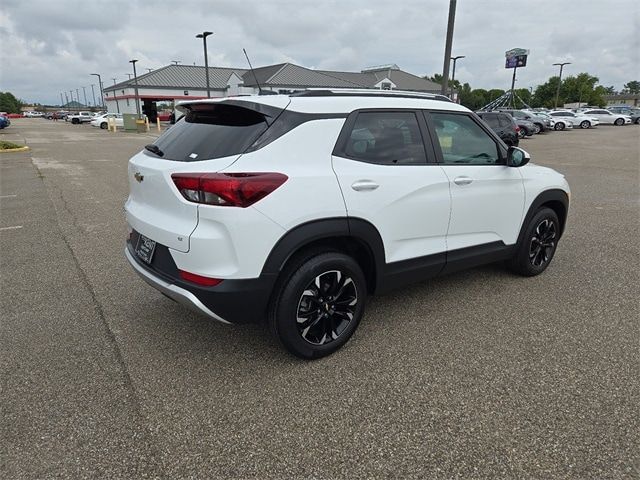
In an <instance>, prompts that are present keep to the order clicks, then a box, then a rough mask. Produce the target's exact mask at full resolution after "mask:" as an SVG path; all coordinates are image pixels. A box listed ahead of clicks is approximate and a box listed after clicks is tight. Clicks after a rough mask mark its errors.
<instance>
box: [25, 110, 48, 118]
mask: <svg viewBox="0 0 640 480" xmlns="http://www.w3.org/2000/svg"><path fill="white" fill-rule="evenodd" d="M24 116H25V117H27V118H40V117H44V113H42V112H36V111H33V112H24Z"/></svg>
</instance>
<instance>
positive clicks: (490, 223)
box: [125, 95, 569, 279]
mask: <svg viewBox="0 0 640 480" xmlns="http://www.w3.org/2000/svg"><path fill="white" fill-rule="evenodd" d="M236 100H247V101H251V102H259V103H264V104H268V105H274V106H279V107H280V108H285V107H286V108H287V109H288V110H291V111H295V112H301V113H316V114H321V113H336V112H345V113H348V112H351V111H353V110H356V109H361V108H397V109H402V108H412V109H431V110H441V111H455V112H465V113H470V112H469V110H467V109H466V108H464V107H462V106H460V105H456V104H454V103H448V102H443V101H436V100H425V99H415V98H403V97H398V98H390V97H382V96H381V97H379V98H375V97H348V96H339V97H329V98H327V97H297V98H296V97H292V98H289V97H285V96H280V95H279V96H262V97H244V98H239V99H236ZM207 102H216V100H209V101H207ZM344 122H345V119H344V118H331V119H318V120H311V121H308V122H306V123H303V124H301V125H299V126H298V127H296V128H294V129H293V130H290V131H289V132H288V133H286V134H284V135H283V136H281V137H280V138H278V139H277V140H275V141H274V142H272V143H270V144H268V145H266V146H264V147H262V148H260V149H258V150H256V151H254V152H251V153H246V154H243V155H235V156H230V157H224V158H218V159H214V160H204V161H198V162H177V161H170V160H164V159H160V158H157V157H154V156H150V155H146V154H145V153H142V152H141V153H138V154H137V155H135V156H134V157H133V158H132V159H131V160H130V162H129V172H128V176H129V183H130V189H131V193H130V195H129V198H128V200H127V203H126V205H125V211H126V217H127V221H128V223H129V225H130V226H131V227H132V228H134V229H135V230H136V231H138V232H140V233H141V234H143V235H145V236H147V237H149V238H151V239H153V240H156V241H157V242H159V243H161V244H163V245H166V246H167V247H168V248H169V251H170V253H171V255H172V257H173V259H174V261H175V263H176V265H177V267H178V268H179V269H181V270H186V271H188V272H192V273H195V274H198V275H203V276H206V277H215V278H221V279H250V278H257V277H259V276H260V273H261V271H262V269H263V266H264V264H265V261H266V259H267V257H268V255H269V253H270V252H271V251H272V249H273V248H274V246H275V245H276V244H277V242H278V241H279V240H280V239H281V238H282V237H283V236H284V235H285V234H286V233H287V232H289V231H290V230H292V229H293V228H295V227H297V226H299V225H302V224H304V223H306V222H309V221H312V220H319V219H326V218H336V217H338V218H347V217H357V218H361V219H364V220H366V221H368V222H370V223H371V224H372V225H373V226H375V227H376V229H377V230H378V232H379V233H380V236H381V237H382V240H383V243H384V250H385V257H386V262H387V263H390V262H396V261H403V260H410V259H415V258H418V257H423V256H426V255H432V254H437V253H443V252H446V251H447V250H456V249H460V248H465V247H472V246H477V245H481V244H485V243H489V242H496V241H501V242H504V244H506V245H513V244H515V243H516V241H517V238H518V234H519V232H520V230H521V228H522V224H523V220H524V217H525V214H526V212H527V210H528V209H529V207H530V205H531V203H532V202H533V200H534V199H535V198H536V197H537V196H538V195H539V194H540V193H542V192H543V191H545V190H549V189H561V190H563V191H565V192H567V193H568V192H569V186H568V184H567V182H566V180H565V179H564V176H562V175H561V174H559V173H557V172H555V171H553V170H551V169H548V168H543V167H539V166H536V165H533V164H530V165H526V166H524V167H521V168H512V167H508V166H504V165H442V164H424V165H378V164H370V163H364V162H359V161H355V160H351V159H347V158H342V157H339V156H333V155H332V151H333V148H334V146H335V144H336V139H337V137H338V135H339V133H340V131H341V129H342V127H343V125H344ZM184 172H200V173H205V172H225V173H242V172H279V173H282V174H285V175H287V177H288V180H287V181H286V182H285V183H284V184H283V185H281V186H280V187H279V188H277V189H276V190H275V191H273V192H272V193H270V194H269V195H267V196H266V197H265V198H263V199H262V200H260V201H258V202H257V203H255V204H254V205H252V206H250V207H247V208H237V207H225V206H213V205H203V204H196V203H192V202H189V201H187V200H186V199H185V198H183V197H182V195H181V194H180V192H179V191H178V189H177V188H176V186H175V185H174V183H173V181H172V179H171V174H173V173H184ZM136 173H137V174H140V175H143V176H144V181H142V182H138V181H137V180H135V179H134V175H135V174H136ZM458 177H468V178H469V179H470V180H471V182H470V183H468V184H465V185H459V184H456V183H455V180H456V179H457V178H458ZM363 182H364V183H366V182H369V183H370V184H374V185H377V187H375V188H365V189H354V185H356V186H358V185H360V184H362V183H363Z"/></svg>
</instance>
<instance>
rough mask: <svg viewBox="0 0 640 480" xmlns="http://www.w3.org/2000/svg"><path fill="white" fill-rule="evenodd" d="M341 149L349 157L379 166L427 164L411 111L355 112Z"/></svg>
mask: <svg viewBox="0 0 640 480" xmlns="http://www.w3.org/2000/svg"><path fill="white" fill-rule="evenodd" d="M344 150H345V154H346V155H347V156H348V157H350V158H354V159H356V160H362V161H364V162H370V163H378V164H383V165H416V164H420V165H421V164H425V163H426V162H427V159H426V155H425V150H424V144H423V143H422V135H421V134H420V127H419V126H418V120H417V118H416V115H415V113H413V112H361V113H359V114H358V117H357V118H356V121H355V124H354V125H353V129H352V130H351V133H350V135H349V138H348V139H347V144H346V146H345V149H344Z"/></svg>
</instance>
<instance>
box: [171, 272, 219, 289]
mask: <svg viewBox="0 0 640 480" xmlns="http://www.w3.org/2000/svg"><path fill="white" fill-rule="evenodd" d="M178 272H180V278H181V279H182V280H186V281H187V282H191V283H195V284H198V285H202V286H204V287H215V286H216V285H219V284H220V283H222V280H221V279H220V278H211V277H203V276H202V275H196V274H195V273H191V272H185V271H184V270H178Z"/></svg>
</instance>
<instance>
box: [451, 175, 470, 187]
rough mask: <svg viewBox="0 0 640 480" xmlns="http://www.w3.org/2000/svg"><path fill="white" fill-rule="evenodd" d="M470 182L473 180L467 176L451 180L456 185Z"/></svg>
mask: <svg viewBox="0 0 640 480" xmlns="http://www.w3.org/2000/svg"><path fill="white" fill-rule="evenodd" d="M471 182H473V178H469V177H456V178H455V179H454V180H453V183H455V184H456V185H469V184H470V183H471Z"/></svg>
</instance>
